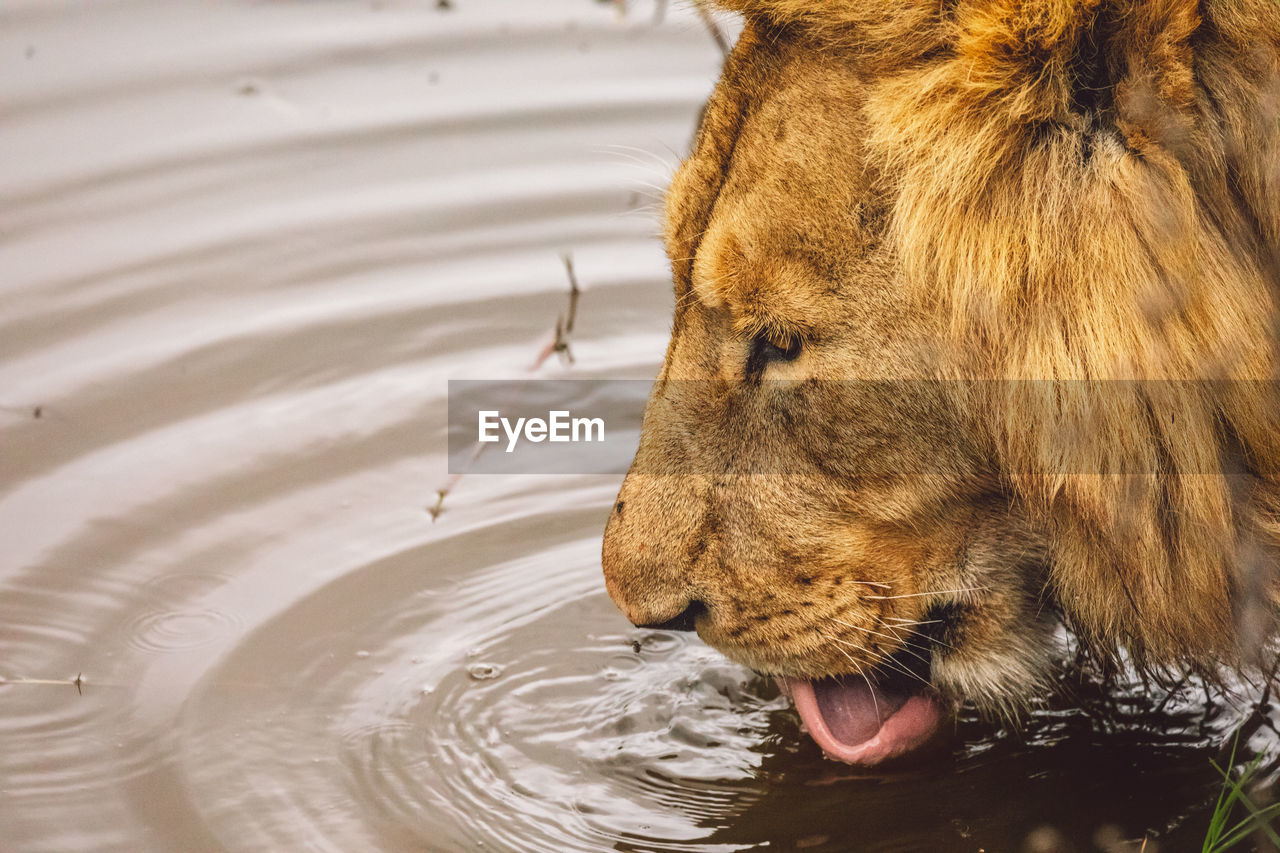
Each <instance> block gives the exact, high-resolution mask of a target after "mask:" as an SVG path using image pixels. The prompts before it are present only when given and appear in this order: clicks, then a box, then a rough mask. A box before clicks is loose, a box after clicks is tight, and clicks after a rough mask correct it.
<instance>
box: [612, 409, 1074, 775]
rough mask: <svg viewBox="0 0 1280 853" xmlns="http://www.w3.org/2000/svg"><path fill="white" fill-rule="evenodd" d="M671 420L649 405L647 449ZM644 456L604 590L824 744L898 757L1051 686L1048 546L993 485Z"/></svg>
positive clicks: (628, 491) (869, 757)
mask: <svg viewBox="0 0 1280 853" xmlns="http://www.w3.org/2000/svg"><path fill="white" fill-rule="evenodd" d="M673 426H676V425H673ZM668 434H669V433H668V429H667V428H666V427H665V426H664V425H661V424H658V423H656V422H653V421H652V420H651V421H650V424H649V429H648V431H647V433H646V438H645V439H644V444H645V447H646V448H649V447H655V446H656V447H664V448H665V449H666V450H667V451H670V449H671V448H670V445H667V444H666V443H665V442H664V440H663V438H664V436H666V435H668ZM647 454H648V451H647V450H645V449H642V451H641V454H640V455H639V457H638V460H637V468H636V469H635V470H633V472H632V474H631V475H629V477H628V478H627V480H626V482H625V483H624V485H623V488H622V491H621V493H620V494H619V497H618V501H617V503H616V504H615V506H614V511H613V513H612V515H611V518H610V521H609V525H608V528H607V530H606V535H605V546H604V567H605V577H606V583H607V586H608V589H609V592H610V594H611V595H612V597H613V599H614V601H615V602H616V603H617V604H618V606H619V607H620V608H621V609H622V610H623V611H624V612H625V613H626V614H627V616H628V617H629V618H630V619H631V620H632V621H633V622H635V623H636V624H638V625H645V626H655V627H683V628H696V630H697V632H698V634H699V635H700V636H701V638H702V639H703V640H705V641H706V642H707V643H708V644H710V645H712V646H714V647H715V648H717V649H719V650H720V651H721V652H723V653H724V654H725V655H726V656H727V657H729V658H731V659H733V660H735V661H738V662H740V663H742V664H744V665H746V666H748V667H751V668H752V669H754V670H756V671H757V672H760V673H762V674H766V675H772V676H775V677H776V678H777V679H778V680H779V683H780V684H781V685H782V686H783V689H784V690H785V691H786V692H787V693H788V694H789V695H790V696H791V697H792V699H793V700H794V702H795V705H796V708H797V710H798V711H799V713H800V715H801V717H802V720H803V722H804V723H805V726H806V728H807V729H808V731H809V732H810V734H811V735H812V736H813V737H814V739H815V740H816V741H817V742H818V744H819V746H821V747H822V749H823V750H824V752H826V753H827V754H828V755H829V756H831V757H833V758H837V759H839V760H842V761H847V762H850V763H854V764H876V763H879V762H882V761H886V760H890V759H897V758H901V757H903V756H904V755H906V754H908V753H912V752H915V751H916V750H917V749H920V748H922V747H924V746H927V745H930V744H932V743H935V742H937V741H938V738H937V735H938V732H939V730H940V729H943V728H945V725H944V724H945V722H946V720H947V718H948V717H949V714H950V712H951V711H952V710H953V709H954V708H955V707H956V706H957V705H958V704H959V703H960V702H963V701H970V702H972V703H973V704H975V705H976V706H977V707H978V708H979V709H980V710H982V711H984V712H986V713H988V714H990V715H992V716H1001V715H1006V714H1009V713H1014V712H1016V711H1017V710H1019V709H1020V708H1021V707H1022V706H1024V705H1025V704H1026V703H1027V702H1028V701H1029V700H1031V699H1032V698H1033V697H1035V696H1036V695H1038V694H1040V693H1042V692H1043V691H1044V689H1045V688H1046V687H1047V685H1048V682H1049V681H1050V675H1051V667H1052V661H1053V659H1054V652H1055V640H1054V628H1055V624H1054V615H1053V614H1054V606H1053V603H1052V602H1051V601H1046V600H1044V599H1043V598H1042V594H1043V589H1044V562H1043V561H1044V550H1043V546H1042V544H1041V543H1040V540H1039V539H1038V537H1037V535H1036V534H1034V533H1033V532H1032V531H1030V530H1028V529H1026V528H1025V526H1024V525H1022V523H1021V522H1020V521H1019V520H1018V519H1017V518H1016V517H1015V516H1014V515H1013V514H1012V513H1011V511H1010V510H1009V509H1008V507H1007V506H1005V505H1003V504H1002V502H1001V501H1000V500H999V499H998V498H995V497H988V498H986V499H984V498H982V497H981V496H979V495H976V494H971V495H967V496H966V497H964V498H959V499H955V498H953V497H952V496H953V495H955V494H956V493H957V492H956V489H957V484H956V483H955V482H951V481H947V480H946V479H945V478H942V477H936V476H935V477H920V478H914V477H907V478H901V479H899V480H897V481H888V480H886V481H882V482H879V483H865V482H859V481H858V480H857V479H856V478H852V479H847V480H842V479H839V478H835V477H832V476H830V475H798V474H796V475H750V474H748V475H737V476H734V475H727V476H724V477H722V478H708V477H705V476H702V475H699V474H688V473H686V474H681V473H665V474H664V473H654V474H650V473H647V472H645V471H644V470H643V469H644V466H646V465H647V464H648V455H647ZM681 622H683V624H679V623H681Z"/></svg>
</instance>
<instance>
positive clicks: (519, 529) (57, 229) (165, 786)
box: [0, 0, 1276, 853]
mask: <svg viewBox="0 0 1280 853" xmlns="http://www.w3.org/2000/svg"><path fill="white" fill-rule="evenodd" d="M656 11H657V10H655V9H654V7H653V6H652V5H646V4H644V3H633V4H632V8H631V9H630V11H629V14H628V15H626V16H625V17H619V16H618V14H617V12H616V10H615V8H614V6H613V4H602V3H598V2H593V0H539V2H537V3H531V2H521V0H453V2H452V8H449V9H441V8H439V7H438V5H437V3H435V2H425V0H373V2H369V0H324V1H323V2H322V1H321V0H307V1H306V2H304V0H227V1H226V2H221V3H201V2H194V0H190V2H182V1H181V0H100V2H94V3H70V2H64V0H6V2H5V3H4V4H3V5H0V115H2V117H0V163H3V164H4V167H3V170H2V171H0V271H2V272H3V275H2V276H0V306H2V308H0V542H3V547H2V548H0V678H2V679H4V683H3V684H0V744H3V746H2V747H0V850H3V851H6V853H8V851H59V853H62V852H63V851H71V850H84V851H117V850H118V851H134V853H142V851H176V850H182V851H206V850H207V851H217V850H227V851H256V850H317V851H320V850H330V851H353V850H387V851H406V850H462V849H467V850H475V849H491V850H520V851H525V850H546V851H566V850H601V849H616V850H685V851H713V850H714V851H721V850H739V849H753V848H758V847H764V846H768V847H769V848H770V849H797V848H799V849H828V850H884V851H890V850H902V851H907V850H967V851H976V850H988V851H991V850H1019V849H1022V848H1023V845H1024V843H1025V842H1026V840H1027V838H1028V836H1029V835H1030V836H1031V837H1032V838H1033V839H1036V838H1038V839H1041V840H1043V839H1045V838H1049V837H1052V835H1053V833H1058V834H1059V835H1060V836H1061V837H1065V838H1067V839H1070V840H1071V841H1072V842H1073V843H1074V844H1075V845H1076V847H1077V849H1090V848H1091V847H1092V846H1093V845H1094V843H1095V839H1098V840H1099V842H1102V841H1106V840H1107V839H1108V838H1113V837H1115V838H1130V839H1142V838H1144V837H1150V838H1152V839H1156V838H1159V839H1161V840H1163V841H1164V842H1165V845H1166V846H1165V848H1164V849H1170V850H1179V849H1192V848H1195V849H1198V841H1197V839H1198V837H1199V836H1200V835H1202V833H1203V826H1204V824H1205V821H1206V820H1207V818H1206V807H1207V804H1208V803H1210V802H1211V800H1212V798H1213V796H1214V795H1215V790H1214V781H1215V779H1214V772H1213V770H1212V768H1211V767H1210V765H1209V759H1210V758H1211V757H1213V756H1215V755H1216V754H1217V751H1218V748H1219V746H1220V745H1221V744H1222V743H1223V742H1224V740H1226V739H1227V738H1228V737H1229V735H1230V733H1231V732H1232V731H1234V729H1235V728H1236V727H1237V726H1238V725H1239V724H1241V722H1242V721H1243V722H1247V724H1248V725H1247V729H1246V732H1245V736H1246V740H1247V742H1248V745H1249V746H1250V747H1252V748H1253V749H1260V750H1270V754H1272V755H1274V754H1275V750H1276V746H1275V744H1276V735H1275V721H1276V712H1275V710H1274V706H1273V705H1271V704H1269V703H1268V704H1264V705H1263V706H1262V708H1261V710H1260V712H1259V713H1258V714H1256V715H1252V716H1251V714H1252V708H1253V700H1254V699H1256V691H1255V692H1254V693H1253V694H1249V691H1248V689H1247V688H1245V689H1242V693H1241V695H1240V696H1239V697H1232V696H1222V695H1217V696H1216V697H1210V698H1208V699H1206V697H1205V694H1204V692H1203V691H1202V690H1201V688H1200V687H1199V685H1196V684H1187V685H1184V686H1183V687H1182V688H1181V689H1180V690H1179V691H1177V692H1175V693H1174V694H1172V695H1168V696H1166V695H1165V694H1164V693H1163V692H1161V691H1158V690H1157V691H1155V693H1154V695H1153V696H1150V697H1146V698H1142V688H1141V686H1140V685H1120V686H1118V687H1116V688H1113V689H1112V690H1110V691H1103V692H1099V691H1095V690H1094V688H1093V686H1092V685H1091V684H1090V683H1085V684H1083V685H1080V686H1077V687H1075V688H1074V689H1073V692H1074V693H1075V694H1076V701H1066V700H1063V701H1060V702H1057V703H1056V704H1054V705H1053V706H1052V707H1047V708H1046V709H1044V710H1043V711H1041V712H1040V713H1038V714H1037V715H1036V716H1035V717H1034V718H1033V719H1032V720H1030V721H1029V722H1028V724H1027V726H1026V728H1025V730H1024V731H1023V732H1021V733H1019V734H1010V733H1007V732H1001V731H999V730H997V729H995V728H993V727H991V726H988V725H985V724H983V723H981V722H980V721H978V720H976V719H972V718H970V717H968V716H966V717H965V718H964V719H963V720H962V722H961V727H960V728H961V734H962V736H963V739H964V740H965V741H966V742H967V746H963V747H958V748H957V749H956V751H955V753H954V754H953V755H951V756H949V757H945V758H944V759H942V760H941V761H940V762H938V763H935V764H931V765H929V766H927V767H923V768H920V769H917V770H910V771H901V772H897V773H891V774H882V775H867V774H865V773H859V772H857V771H854V770H852V769H850V768H845V767H842V766H839V765H835V764H832V763H829V762H826V761H824V760H823V759H822V757H821V756H820V754H819V752H818V750H817V748H816V747H815V746H814V745H813V744H812V743H811V742H810V741H809V740H808V739H807V738H806V737H805V736H803V735H802V733H801V732H800V731H799V724H798V720H797V718H796V717H795V715H794V714H793V712H792V711H791V710H790V709H789V706H788V705H787V703H786V701H785V700H784V699H782V698H780V697H779V696H778V694H777V691H776V689H775V688H774V687H773V686H772V685H771V684H770V683H769V682H767V681H766V680H764V679H760V678H758V677H756V676H754V675H753V674H752V673H751V672H749V671H746V670H743V669H741V668H740V667H737V666H734V665H732V664H730V663H727V662H726V661H724V660H723V659H722V658H720V657H719V656H718V655H717V654H716V653H714V652H713V651H711V650H709V649H707V648H706V647H704V646H702V645H701V644H700V643H698V642H697V641H696V639H693V638H690V637H689V636H686V635H677V634H668V633H662V632H653V631H642V630H637V629H634V628H631V627H630V626H629V625H628V624H627V623H626V622H625V621H624V620H623V618H622V617H621V615H619V614H618V613H617V612H616V611H615V610H614V608H613V606H612V605H611V604H610V602H609V600H608V598H607V596H606V595H605V593H604V589H603V583H602V580H601V577H600V571H599V540H600V534H601V531H602V529H603V525H604V521H605V518H606V515H607V512H608V509H609V506H610V503H611V500H612V498H613V496H614V494H615V493H616V490H617V487H618V485H619V482H618V478H616V477H589V476H555V477H551V476H519V477H500V476H471V477H463V478H461V479H460V480H456V481H455V480H454V479H453V478H451V477H450V476H449V473H448V470H447V463H446V452H447V445H446V440H445V439H446V435H445V431H446V419H445V411H444V406H445V395H446V390H447V386H446V382H447V380H449V379H466V378H471V379H495V378H504V377H512V378H527V377H530V376H534V377H546V378H552V377H566V376H569V377H609V378H635V379H648V378H650V377H652V376H653V375H654V373H655V371H656V369H657V365H658V363H659V360H660V358H661V356H662V353H663V350H664V347H665V338H666V333H667V329H668V318H669V315H670V310H671V299H670V289H669V285H668V279H667V269H666V264H665V260H664V257H663V254H662V250H661V247H660V245H659V244H658V242H657V240H656V239H654V235H655V233H656V232H657V228H658V226H657V220H656V215H655V210H654V206H653V202H654V201H655V199H656V197H657V192H658V190H659V188H660V187H661V185H662V184H663V183H664V182H665V180H666V178H667V176H668V175H669V172H670V168H671V166H672V165H673V164H674V163H675V162H676V160H677V158H678V155H679V154H681V153H682V152H684V150H685V148H686V145H687V143H688V139H689V136H690V134H691V131H692V128H693V124H694V121H695V118H696V115H697V112H698V109H699V107H700V105H701V102H702V101H703V99H704V98H705V97H706V95H707V94H708V93H709V91H710V89H711V86H712V84H713V81H714V77H715V74H716V72H717V70H718V67H719V63H720V59H721V56H720V52H719V49H718V48H717V47H716V45H715V43H714V42H713V41H712V40H711V38H710V37H709V35H708V33H707V32H706V31H705V29H704V28H703V25H702V23H701V21H700V20H699V19H698V18H697V16H696V15H694V13H693V12H692V11H691V10H690V9H689V8H687V7H679V6H677V7H675V8H672V9H671V10H669V11H668V12H667V14H666V15H665V16H664V17H663V18H662V20H661V22H657V21H656V15H655V12H656ZM728 26H729V29H730V31H731V30H732V23H729V25H728ZM565 254H570V255H572V258H573V261H574V266H575V270H576V273H577V276H578V278H579V280H580V282H581V283H582V286H583V288H584V294H583V297H582V302H581V308H580V312H579V316H578V323H577V329H576V332H575V336H574V339H573V342H572V354H573V357H574V362H573V364H569V363H568V362H567V361H566V360H562V359H560V358H558V357H552V358H550V359H547V360H546V361H545V362H543V363H542V365H541V366H540V367H538V368H537V369H536V370H532V369H531V368H532V366H533V364H534V363H535V362H536V361H537V360H538V357H539V354H540V353H542V352H543V351H544V349H545V348H546V346H547V344H548V343H549V342H550V340H551V337H552V330H553V328H554V326H555V323H556V318H557V316H558V315H559V314H561V313H562V312H563V311H564V310H565V306H566V298H567V292H568V282H567V276H566V271H565V268H564V265H563V261H562V256H563V255H565ZM446 487H447V488H448V494H447V496H446V497H445V498H444V500H443V502H441V501H440V500H439V497H438V495H437V492H438V490H441V489H444V488H446ZM1079 703H1083V704H1084V705H1085V706H1087V710H1081V709H1080V708H1079ZM1046 826H1049V827H1053V828H1054V829H1053V830H1045V829H1044V827H1046ZM1100 832H1101V833H1102V834H1099V833H1100ZM1148 849H1153V848H1150V847H1149V848H1148Z"/></svg>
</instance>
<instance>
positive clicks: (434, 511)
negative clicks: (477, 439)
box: [427, 443, 489, 523]
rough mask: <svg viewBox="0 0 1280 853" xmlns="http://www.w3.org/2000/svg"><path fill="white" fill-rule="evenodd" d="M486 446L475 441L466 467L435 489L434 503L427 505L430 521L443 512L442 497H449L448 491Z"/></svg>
mask: <svg viewBox="0 0 1280 853" xmlns="http://www.w3.org/2000/svg"><path fill="white" fill-rule="evenodd" d="M488 446H489V445H487V444H479V443H477V444H476V447H475V450H473V451H471V458H470V459H468V460H467V464H466V468H465V469H464V470H462V471H459V472H458V473H456V474H454V475H453V476H452V477H450V478H449V479H448V481H446V482H445V484H444V486H443V487H442V488H439V489H437V490H436V505H435V506H429V507H427V512H428V513H430V515H431V521H432V523H435V521H436V519H438V518H440V513H442V512H444V499H445V498H447V497H449V493H450V492H452V491H453V490H454V489H455V488H456V487H457V485H458V483H459V482H460V481H461V480H462V478H463V477H464V476H466V473H467V471H468V470H470V469H471V466H472V465H474V464H476V460H477V459H479V458H480V454H481V453H484V449H485V448H486V447H488Z"/></svg>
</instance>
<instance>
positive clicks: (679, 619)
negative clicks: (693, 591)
mask: <svg viewBox="0 0 1280 853" xmlns="http://www.w3.org/2000/svg"><path fill="white" fill-rule="evenodd" d="M706 612H707V605H706V604H704V603H702V602H701V601H698V600H696V599H695V600H693V601H691V602H689V606H688V607H686V608H685V609H684V610H682V611H681V612H680V613H678V614H676V615H675V616H673V617H672V618H670V619H668V620H666V621H665V622H646V623H644V624H640V625H638V626H637V627H640V628H652V629H654V630H656V631H693V630H696V629H697V621H698V617H699V616H701V615H702V614H703V613H706Z"/></svg>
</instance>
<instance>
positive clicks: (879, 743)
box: [778, 676, 946, 766]
mask: <svg viewBox="0 0 1280 853" xmlns="http://www.w3.org/2000/svg"><path fill="white" fill-rule="evenodd" d="M778 683H779V685H780V686H781V687H782V690H783V691H784V692H786V693H787V694H788V695H790V696H791V700H792V701H793V702H795V706H796V710H797V711H798V712H799V713H800V719H801V720H802V721H803V722H804V725H805V728H807V729H808V730H809V734H810V736H811V737H813V739H814V740H815V741H817V743H818V746H820V747H821V748H822V751H823V752H825V753H826V754H827V756H828V757H830V758H834V759H836V760H837V761H844V762H846V763H849V764H858V765H862V766H871V765H876V764H881V763H883V762H886V761H891V760H893V759H897V758H901V757H903V756H906V755H908V754H911V753H914V752H917V751H919V750H921V749H922V748H924V747H925V746H927V745H929V744H930V743H932V742H934V741H935V740H937V735H938V734H939V733H940V731H941V728H942V723H943V720H944V719H945V717H946V715H945V713H944V712H943V708H942V705H941V704H940V703H939V701H938V699H937V698H936V697H934V696H932V695H930V694H929V693H926V692H925V691H923V690H921V689H918V685H915V684H914V683H913V682H911V681H910V680H909V679H907V678H905V677H904V678H888V679H881V680H879V681H877V682H875V684H874V686H873V684H872V683H870V682H868V681H866V680H864V679H862V678H859V677H858V676H843V677H839V678H823V679H820V680H817V681H808V680H803V679H796V678H780V679H778Z"/></svg>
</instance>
